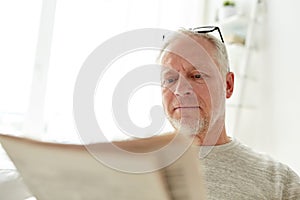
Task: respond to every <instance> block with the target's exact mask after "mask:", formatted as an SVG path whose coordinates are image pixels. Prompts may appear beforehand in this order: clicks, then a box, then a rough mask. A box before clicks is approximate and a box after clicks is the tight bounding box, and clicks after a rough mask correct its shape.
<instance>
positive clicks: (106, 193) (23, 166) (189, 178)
mask: <svg viewBox="0 0 300 200" xmlns="http://www.w3.org/2000/svg"><path fill="white" fill-rule="evenodd" d="M172 137H173V136H157V137H155V138H154V139H141V140H132V141H122V142H115V143H114V144H115V145H117V146H118V147H120V148H122V149H124V150H126V151H132V152H135V153H141V152H147V151H148V150H149V149H150V150H153V149H152V148H155V147H156V148H161V147H162V145H164V144H165V142H168V141H170V140H171V139H172ZM0 142H1V144H2V146H3V147H4V149H5V150H6V152H7V154H8V155H9V157H10V159H11V160H12V161H13V163H14V164H15V166H16V168H17V170H18V171H19V173H20V174H21V176H22V178H23V180H24V182H25V184H26V185H27V187H28V188H29V190H30V191H31V193H32V194H33V195H34V196H35V197H36V198H37V199H38V200H66V199H68V200H94V199H95V200H96V199H97V200H99V199H105V200H119V199H120V200H127V199H129V200H140V199H143V200H177V199H184V200H201V199H204V196H205V188H204V184H203V179H202V177H201V166H200V161H199V159H198V157H197V154H198V149H197V148H195V147H190V148H189V149H188V150H187V151H186V152H185V153H184V154H183V155H182V156H181V157H180V158H179V159H178V160H176V162H174V163H173V164H172V165H170V166H167V167H165V168H162V169H160V170H155V171H153V172H148V173H141V174H132V173H126V172H121V171H118V170H116V169H112V168H110V167H108V166H106V165H105V164H103V163H101V162H99V160H97V159H96V158H95V157H94V156H93V155H91V153H89V151H88V150H87V148H86V146H84V145H73V144H60V143H50V142H43V141H38V140H33V139H28V138H21V137H15V136H9V135H3V134H0ZM105 145H107V143H98V144H97V146H98V147H99V146H100V147H105ZM104 149H105V148H104ZM102 153H103V154H107V156H109V157H111V158H113V159H116V160H120V161H125V160H126V159H128V158H124V157H122V158H121V157H120V156H119V155H115V154H114V152H105V151H104V152H102ZM127 162H132V160H130V159H129V160H127ZM157 163H158V162H157V160H155V159H149V160H148V163H146V164H147V165H152V164H153V166H154V167H155V165H156V164H157Z"/></svg>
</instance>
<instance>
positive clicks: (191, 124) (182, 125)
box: [168, 117, 207, 136]
mask: <svg viewBox="0 0 300 200" xmlns="http://www.w3.org/2000/svg"><path fill="white" fill-rule="evenodd" d="M168 119H169V121H170V123H171V124H172V126H173V128H174V129H175V130H176V131H177V132H179V133H180V132H181V133H184V134H188V135H193V136H194V135H199V134H201V133H203V132H205V130H206V128H205V127H206V126H207V123H206V120H201V119H191V120H187V121H185V122H181V120H180V119H174V118H170V117H168Z"/></svg>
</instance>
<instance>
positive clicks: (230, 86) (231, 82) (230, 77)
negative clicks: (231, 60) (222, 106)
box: [226, 72, 234, 99]
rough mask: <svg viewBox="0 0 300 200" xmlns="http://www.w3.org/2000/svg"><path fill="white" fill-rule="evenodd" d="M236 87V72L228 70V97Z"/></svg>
mask: <svg viewBox="0 0 300 200" xmlns="http://www.w3.org/2000/svg"><path fill="white" fill-rule="evenodd" d="M233 88H234V74H233V73H232V72H228V73H227V74H226V98H227V99H228V98H230V97H231V95H232V93H233Z"/></svg>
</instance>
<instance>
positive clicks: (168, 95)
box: [162, 89, 174, 108]
mask: <svg viewBox="0 0 300 200" xmlns="http://www.w3.org/2000/svg"><path fill="white" fill-rule="evenodd" d="M173 98H174V95H173V93H172V92H170V90H167V89H163V90H162V102H163V105H164V107H166V108H167V107H168V105H169V104H170V102H171V101H172V100H173Z"/></svg>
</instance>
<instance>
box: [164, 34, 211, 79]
mask: <svg viewBox="0 0 300 200" xmlns="http://www.w3.org/2000/svg"><path fill="white" fill-rule="evenodd" d="M213 53H214V47H213V45H212V44H211V43H210V42H209V41H207V40H206V39H204V38H193V37H191V36H187V35H185V34H178V35H176V36H175V37H174V38H173V39H172V40H170V43H169V44H168V45H167V47H166V48H165V49H164V51H163V53H162V59H161V64H162V65H163V70H165V68H166V67H167V68H169V67H172V65H174V64H176V63H178V62H181V63H183V62H185V63H189V64H190V65H191V66H193V67H194V68H196V69H198V70H201V71H205V72H207V73H213V71H215V70H217V66H216V64H215V62H214V58H213Z"/></svg>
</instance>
